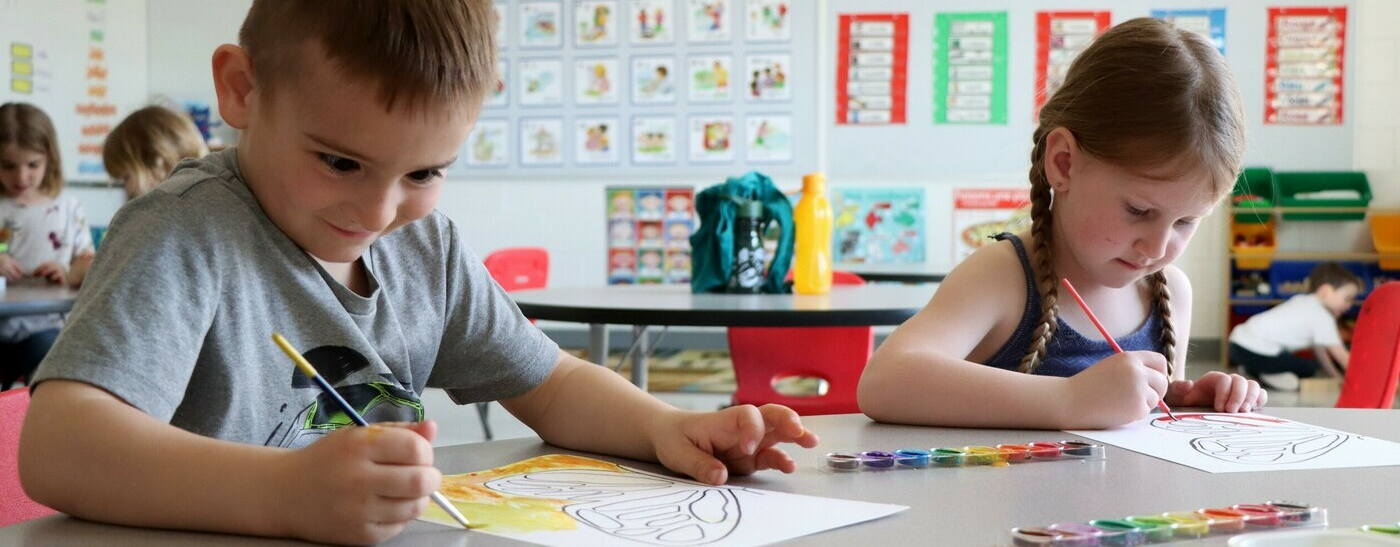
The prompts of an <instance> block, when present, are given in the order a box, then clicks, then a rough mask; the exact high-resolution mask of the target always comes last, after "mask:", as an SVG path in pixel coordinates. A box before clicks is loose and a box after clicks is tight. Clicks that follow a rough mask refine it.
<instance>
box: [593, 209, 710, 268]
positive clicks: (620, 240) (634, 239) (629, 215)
mask: <svg viewBox="0 0 1400 547" xmlns="http://www.w3.org/2000/svg"><path fill="white" fill-rule="evenodd" d="M694 197H695V191H694V190H693V189H690V188H663V187H637V188H616V187H612V188H608V189H607V205H608V221H607V223H608V224H607V226H608V284H610V285H616V284H631V283H689V282H690V233H691V231H692V230H693V229H694V227H695V209H694V206H693V203H694Z"/></svg>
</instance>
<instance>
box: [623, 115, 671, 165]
mask: <svg viewBox="0 0 1400 547" xmlns="http://www.w3.org/2000/svg"><path fill="white" fill-rule="evenodd" d="M675 161H676V119H675V118H666V117H650V116H638V117H636V118H632V163H636V164H654V163H673V162H675Z"/></svg>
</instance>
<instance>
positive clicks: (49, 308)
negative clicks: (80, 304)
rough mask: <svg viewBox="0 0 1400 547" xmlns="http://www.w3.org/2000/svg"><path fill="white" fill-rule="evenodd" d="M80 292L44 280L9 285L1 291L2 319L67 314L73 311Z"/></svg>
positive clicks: (28, 280) (0, 310) (0, 313)
mask: <svg viewBox="0 0 1400 547" xmlns="http://www.w3.org/2000/svg"><path fill="white" fill-rule="evenodd" d="M77 298H78V291H76V290H73V289H70V288H68V287H65V286H62V285H52V284H49V283H47V282H46V281H44V280H42V279H26V280H24V281H20V282H17V283H8V284H7V285H6V287H5V290H3V291H0V317H11V316H15V315H32V314H36V313H67V312H68V311H69V310H71V309H73V301H74V300H75V299H77Z"/></svg>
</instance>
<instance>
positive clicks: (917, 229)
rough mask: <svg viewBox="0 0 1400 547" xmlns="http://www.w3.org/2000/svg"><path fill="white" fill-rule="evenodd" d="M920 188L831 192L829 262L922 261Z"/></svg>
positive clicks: (921, 190) (922, 221)
mask: <svg viewBox="0 0 1400 547" xmlns="http://www.w3.org/2000/svg"><path fill="white" fill-rule="evenodd" d="M923 202H924V189H923V188H833V192H832V201H831V211H832V214H833V215H834V221H833V222H832V238H831V246H832V257H833V258H832V261H833V262H835V263H837V264H842V263H845V264H852V263H864V264H885V263H895V262H923V261H924V247H925V245H924V210H923Z"/></svg>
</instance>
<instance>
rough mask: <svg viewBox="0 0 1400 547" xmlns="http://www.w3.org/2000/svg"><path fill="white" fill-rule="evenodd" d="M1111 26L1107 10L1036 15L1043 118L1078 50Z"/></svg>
mask: <svg viewBox="0 0 1400 547" xmlns="http://www.w3.org/2000/svg"><path fill="white" fill-rule="evenodd" d="M1108 27H1109V12H1107V11H1038V12H1036V14H1035V108H1034V109H1032V111H1031V115H1032V116H1033V117H1034V118H1035V119H1037V120H1038V119H1040V107H1041V106H1044V105H1045V99H1046V98H1047V97H1049V96H1050V95H1051V94H1052V93H1054V92H1055V90H1056V89H1059V88H1060V83H1061V82H1063V81H1064V80H1065V73H1067V72H1069V65H1070V63H1071V62H1073V61H1074V58H1075V57H1078V56H1079V52H1081V51H1084V48H1086V47H1089V43H1090V42H1093V41H1094V38H1096V37H1098V35H1100V34H1103V32H1104V31H1105V30H1108Z"/></svg>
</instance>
